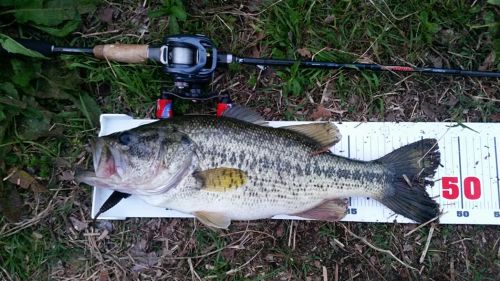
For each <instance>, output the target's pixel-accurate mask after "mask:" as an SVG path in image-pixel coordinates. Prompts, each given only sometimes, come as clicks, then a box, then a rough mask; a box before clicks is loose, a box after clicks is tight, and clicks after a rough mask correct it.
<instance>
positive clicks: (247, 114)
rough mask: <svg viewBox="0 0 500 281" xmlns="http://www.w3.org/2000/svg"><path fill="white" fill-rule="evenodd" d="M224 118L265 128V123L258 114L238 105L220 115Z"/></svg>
mask: <svg viewBox="0 0 500 281" xmlns="http://www.w3.org/2000/svg"><path fill="white" fill-rule="evenodd" d="M222 116H224V117H229V118H234V119H238V120H241V121H245V122H249V123H253V124H257V125H262V126H266V125H267V121H266V120H264V118H262V116H260V114H259V113H257V112H255V111H253V110H251V109H249V108H247V107H243V106H240V105H233V106H232V107H231V108H229V109H227V110H226V111H224V113H223V114H222Z"/></svg>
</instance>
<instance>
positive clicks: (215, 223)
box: [193, 211, 231, 229]
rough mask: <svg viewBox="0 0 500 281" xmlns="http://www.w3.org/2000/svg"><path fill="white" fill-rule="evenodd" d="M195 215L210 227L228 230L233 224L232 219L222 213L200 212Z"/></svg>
mask: <svg viewBox="0 0 500 281" xmlns="http://www.w3.org/2000/svg"><path fill="white" fill-rule="evenodd" d="M193 215H194V216H195V217H196V218H197V219H199V220H200V221H201V222H202V223H203V224H204V225H206V226H210V227H215V228H223V229H227V228H228V227H229V225H230V224H231V219H230V218H228V217H227V216H225V215H224V214H222V213H216V212H205V211H198V212H194V213H193Z"/></svg>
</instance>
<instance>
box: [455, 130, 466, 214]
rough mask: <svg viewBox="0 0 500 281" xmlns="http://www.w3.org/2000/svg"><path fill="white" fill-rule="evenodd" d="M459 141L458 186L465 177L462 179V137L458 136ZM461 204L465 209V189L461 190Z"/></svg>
mask: <svg viewBox="0 0 500 281" xmlns="http://www.w3.org/2000/svg"><path fill="white" fill-rule="evenodd" d="M457 142H458V149H457V150H458V172H459V175H460V182H459V183H458V186H462V183H463V179H462V155H461V152H460V137H457ZM459 192H460V206H461V208H462V209H463V208H464V192H463V190H460V189H459Z"/></svg>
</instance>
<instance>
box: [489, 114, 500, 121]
mask: <svg viewBox="0 0 500 281" xmlns="http://www.w3.org/2000/svg"><path fill="white" fill-rule="evenodd" d="M490 119H491V121H493V122H500V113H493V114H491V115H490Z"/></svg>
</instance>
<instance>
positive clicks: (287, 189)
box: [142, 118, 388, 219]
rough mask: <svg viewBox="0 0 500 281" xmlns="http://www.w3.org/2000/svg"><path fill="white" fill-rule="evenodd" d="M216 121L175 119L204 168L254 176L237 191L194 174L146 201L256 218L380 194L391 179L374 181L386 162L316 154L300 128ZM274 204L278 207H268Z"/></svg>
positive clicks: (185, 209)
mask: <svg viewBox="0 0 500 281" xmlns="http://www.w3.org/2000/svg"><path fill="white" fill-rule="evenodd" d="M211 121H212V123H208V122H207V119H206V118H203V119H202V120H196V119H194V120H193V119H192V118H191V119H189V120H187V121H184V120H182V119H181V118H178V119H177V120H175V121H174V123H175V124H177V126H179V127H180V128H182V129H180V130H181V131H183V132H184V133H186V134H187V135H189V136H190V138H191V139H192V141H193V142H194V143H195V146H196V147H197V149H198V150H199V152H198V157H199V165H200V169H202V170H204V169H211V168H218V167H231V168H238V169H241V170H243V171H246V172H247V173H248V178H249V182H248V183H247V184H246V185H244V186H242V187H240V188H239V189H237V190H235V191H233V192H224V193H221V192H208V191H204V190H203V189H202V187H201V186H200V183H199V182H198V181H197V180H196V179H195V178H194V177H190V178H186V180H185V181H183V182H181V183H180V185H179V186H178V187H177V189H179V190H180V192H172V193H171V194H163V195H161V197H162V198H161V199H159V198H158V196H154V197H152V198H148V196H142V198H143V199H144V200H145V201H147V202H149V203H151V204H153V205H157V206H169V207H170V208H174V209H180V210H183V211H185V212H188V213H189V212H194V211H197V210H200V206H205V208H206V209H207V210H212V211H223V210H224V209H229V208H237V210H236V213H238V214H239V215H237V216H236V215H235V216H234V218H235V219H253V218H256V217H261V216H262V215H263V214H260V212H262V213H265V214H267V213H270V212H277V211H278V212H280V213H285V214H293V213H296V212H299V211H301V210H303V209H304V208H312V207H314V206H316V205H318V204H320V203H321V202H322V201H324V200H326V199H331V198H343V197H345V196H351V195H353V194H355V195H363V196H377V195H378V193H380V190H382V189H383V187H384V185H385V184H386V183H385V182H383V181H381V182H379V183H378V184H374V183H373V181H372V180H373V175H375V174H378V175H384V173H388V171H386V170H385V169H383V167H381V166H380V165H378V166H377V165H370V167H368V166H367V164H366V163H363V162H357V161H352V160H348V159H345V158H342V157H338V156H335V155H333V154H329V153H328V154H326V153H325V154H320V155H317V156H312V157H311V155H312V154H313V153H314V151H315V150H316V149H317V148H316V147H314V146H313V145H312V141H311V140H309V139H305V140H301V138H304V137H303V136H300V135H297V134H295V133H294V132H289V131H285V130H276V129H272V130H269V128H265V127H261V126H255V125H251V126H249V125H248V124H243V123H242V122H239V121H236V120H231V121H226V120H218V119H211ZM225 123H227V124H225ZM196 124H199V125H198V126H196ZM243 126H244V127H243ZM221 127H223V128H224V130H223V131H222V132H221V130H220V128H221ZM269 132H271V133H272V134H269ZM262 135H265V136H267V137H265V138H263V137H262ZM291 135H293V137H291ZM271 136H274V138H272V137H271ZM236 154H238V155H240V156H241V155H242V156H243V159H241V157H239V158H238V162H237V163H235V162H234V161H231V158H232V157H231V156H233V155H236ZM285 154H286V155H287V157H286V158H285V157H283V155H285ZM292 155H293V157H291V156H292ZM270 159H274V160H270ZM346 171H349V173H347V172H346ZM301 174H302V176H301ZM356 175H357V176H356ZM382 179H383V178H382ZM210 202H213V203H210ZM207 204H208V205H207ZM242 206H244V207H247V208H243V207H242ZM269 206H271V207H272V211H269V210H265V208H266V207H269Z"/></svg>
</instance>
